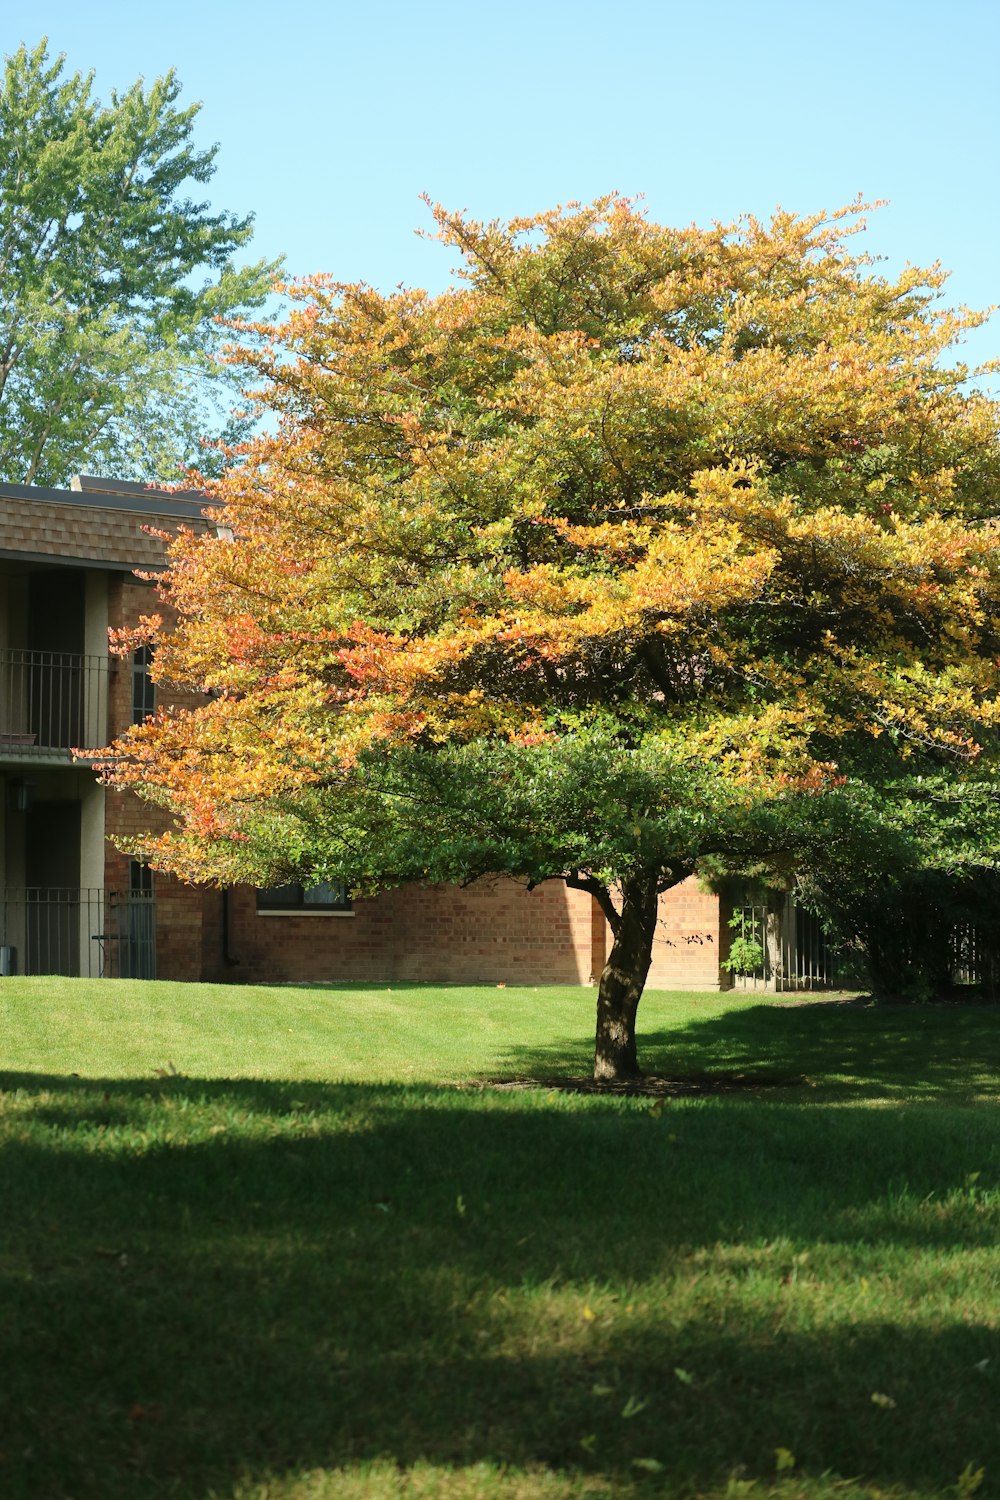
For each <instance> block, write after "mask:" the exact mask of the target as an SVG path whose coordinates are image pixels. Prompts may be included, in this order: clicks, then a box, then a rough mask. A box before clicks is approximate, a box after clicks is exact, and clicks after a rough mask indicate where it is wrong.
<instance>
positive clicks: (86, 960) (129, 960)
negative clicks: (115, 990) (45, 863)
mask: <svg viewBox="0 0 1000 1500" xmlns="http://www.w3.org/2000/svg"><path fill="white" fill-rule="evenodd" d="M8 974H64V975H68V976H71V977H74V978H77V977H79V978H84V979H98V978H101V977H102V976H103V977H105V978H114V979H155V978H156V908H155V906H154V902H153V894H152V892H151V891H125V892H119V891H103V890H93V889H91V890H86V889H85V890H74V889H71V888H60V887H56V886H35V887H20V888H13V887H8V888H7V889H0V975H8Z"/></svg>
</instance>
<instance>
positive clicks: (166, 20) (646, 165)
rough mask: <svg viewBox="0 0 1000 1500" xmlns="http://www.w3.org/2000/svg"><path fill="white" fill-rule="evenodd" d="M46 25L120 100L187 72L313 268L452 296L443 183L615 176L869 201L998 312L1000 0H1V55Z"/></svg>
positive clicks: (745, 198) (549, 189) (260, 217)
mask: <svg viewBox="0 0 1000 1500" xmlns="http://www.w3.org/2000/svg"><path fill="white" fill-rule="evenodd" d="M42 34H47V35H48V37H49V40H50V46H51V49H52V51H53V52H65V53H66V55H67V61H68V64H69V66H70V67H71V68H72V69H77V68H80V69H84V70H87V69H90V68H93V69H94V70H95V72H96V76H97V88H98V91H99V92H100V93H102V94H106V93H107V92H108V91H109V90H110V89H111V88H112V87H124V86H127V85H128V84H130V83H131V82H132V81H133V80H134V79H135V78H136V77H137V76H138V75H139V74H144V75H145V76H146V78H147V79H151V78H153V77H155V76H157V75H158V74H160V73H163V72H164V71H165V70H166V69H167V68H168V67H171V66H173V67H175V68H176V69H177V71H178V74H179V76H180V78H181V80H182V82H183V84H184V98H185V99H187V100H189V101H190V100H194V99H200V100H202V101H203V105H204V108H203V110H202V114H201V116H200V122H199V139H200V142H201V143H202V144H210V143H211V142H213V141H218V142H219V144H220V153H219V168H218V171H217V174H216V176H215V178H214V179H213V180H212V183H211V185H210V188H209V195H210V196H211V198H212V200H213V201H214V203H215V204H216V206H217V207H224V208H231V209H233V210H237V211H239V212H246V211H247V210H252V211H253V212H254V213H255V215H256V224H257V234H256V239H255V248H256V251H257V253H259V254H263V255H268V256H273V255H277V254H280V253H284V254H285V255H286V256H287V259H288V269H289V271H290V273H292V274H295V275H299V274H304V273H307V272H310V271H327V272H330V273H331V274H332V275H334V276H336V277H337V278H338V279H342V280H354V279H364V280H367V281H370V282H373V283H374V284H376V285H379V286H382V287H383V288H388V287H390V286H392V285H394V284H395V283H396V282H399V281H404V282H407V283H409V284H416V285H423V286H429V287H432V288H436V287H440V286H441V285H443V284H444V282H445V280H446V279H447V274H448V268H449V258H448V252H446V251H445V250H443V249H442V248H441V247H439V246H435V245H431V244H427V243H425V242H422V241H421V240H419V239H418V238H416V237H415V236H414V233H413V230H414V229H415V228H416V227H417V226H418V225H426V224H427V222H428V220H427V215H426V212H425V210H424V208H423V206H422V204H421V203H420V202H419V197H418V195H419V194H420V193H421V192H424V191H426V192H427V193H429V194H430V195H431V196H432V197H433V198H436V199H440V200H441V201H442V202H444V203H446V204H447V205H448V206H449V207H452V208H462V207H464V208H468V209H469V210H471V211H472V212H473V213H475V214H477V215H479V216H482V217H494V216H501V217H507V216H510V215H513V214H520V213H529V212H532V211H534V210H537V209H542V208H548V207H551V206H552V205H554V204H555V203H559V202H565V201H566V200H567V199H570V198H579V199H589V198H592V197H595V196H596V195H598V194H600V193H603V192H606V191H608V190H610V189H618V190H620V191H622V192H626V193H630V194H631V193H639V192H641V193H644V194H645V195H646V199H647V203H648V208H649V212H650V214H651V215H652V216H653V217H654V218H657V219H661V220H663V221H664V222H673V223H688V222H691V221H692V220H693V221H697V222H701V223H704V222H707V221H709V220H711V219H728V218H730V217H733V216H735V215H737V214H739V213H741V212H744V211H752V212H754V213H756V214H758V215H766V214H768V213H769V212H770V211H771V209H772V208H773V207H774V206H775V205H776V204H781V205H782V206H783V207H785V208H789V209H794V210H796V211H800V212H808V211H812V210H814V209H818V208H833V207H835V206H837V205H840V204H842V203H845V202H848V201H850V200H851V199H853V198H855V197H856V196H857V194H858V193H863V194H864V195H865V196H866V197H868V198H888V199H889V200H891V201H890V205H889V206H888V207H887V208H885V209H883V210H881V211H880V213H879V214H878V215H876V216H875V218H874V219H873V221H872V227H871V230H870V233H869V235H868V248H869V249H871V250H872V251H873V252H875V253H879V254H883V255H885V256H886V257H887V258H888V266H887V269H894V268H896V267H898V266H900V265H902V264H903V262H905V261H907V260H909V261H914V262H917V263H930V262H932V261H934V260H940V261H941V262H942V263H943V264H944V265H945V266H946V267H948V268H949V269H950V270H951V271H952V272H953V279H952V282H951V284H950V290H949V293H948V299H949V300H950V301H954V302H959V301H961V302H967V303H970V304H972V305H976V306H981V305H985V304H988V303H991V302H994V301H1000V260H998V254H997V242H998V238H1000V236H998V228H1000V226H998V218H1000V208H998V198H997V158H998V154H1000V101H998V87H997V79H998V74H1000V5H997V4H996V0H951V3H950V4H947V3H944V0H942V3H940V4H932V3H928V0H868V3H859V0H826V3H822V4H820V3H814V0H757V3H754V0H714V3H713V0H703V3H701V4H700V5H699V4H678V3H676V0H661V3H659V4H654V3H647V0H619V3H617V4H614V3H611V0H608V3H593V0H500V3H498V4H495V5H485V4H475V3H469V0H465V3H462V4H458V3H454V0H422V3H418V0H412V3H406V0H368V3H365V0H350V3H345V0H327V3H325V4H324V3H321V0H288V3H286V4H284V5H281V4H270V5H265V4H263V3H261V0H241V3H239V4H237V3H233V0H201V3H195V0H169V3H167V4H162V3H161V4H157V5H142V4H140V3H138V0H135V3H131V4H125V3H119V0H89V3H87V4H85V5H84V4H80V0H46V3H44V4H39V3H38V0H3V3H2V5H0V44H2V50H3V51H4V52H10V51H12V50H13V49H14V48H15V47H16V46H17V45H18V43H19V42H20V41H22V40H24V41H27V42H28V43H29V44H31V43H34V42H36V41H37V40H38V39H39V37H40V36H41V35H42ZM970 352H973V353H974V354H975V355H976V357H985V356H986V355H992V354H994V353H997V354H1000V316H998V319H997V321H996V323H995V324H994V325H993V326H991V328H990V329H989V330H988V332H987V333H986V334H985V335H983V334H980V335H978V336H977V339H976V343H975V345H974V346H973V349H972V350H971V351H970Z"/></svg>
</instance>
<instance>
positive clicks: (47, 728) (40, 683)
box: [0, 647, 108, 755]
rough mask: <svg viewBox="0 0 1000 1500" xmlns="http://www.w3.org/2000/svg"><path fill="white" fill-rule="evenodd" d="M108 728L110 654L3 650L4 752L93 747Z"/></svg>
mask: <svg viewBox="0 0 1000 1500" xmlns="http://www.w3.org/2000/svg"><path fill="white" fill-rule="evenodd" d="M107 728H108V661H107V658H106V657H103V656H84V655H82V654H80V653H78V652H75V651H24V650H21V649H20V648H18V647H7V648H5V649H4V650H0V755H2V754H3V753H4V752H5V751H6V752H7V753H8V754H9V753H11V752H12V751H14V752H16V753H17V754H19V755H20V754H33V753H39V752H44V751H50V750H73V749H85V750H89V749H93V748H94V747H95V746H100V745H103V744H104V743H105V741H106V740H107Z"/></svg>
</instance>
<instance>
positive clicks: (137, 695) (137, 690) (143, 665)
mask: <svg viewBox="0 0 1000 1500" xmlns="http://www.w3.org/2000/svg"><path fill="white" fill-rule="evenodd" d="M152 661H153V648H152V646H140V647H139V649H138V651H136V652H134V653H133V655H132V723H133V724H144V723H145V722H146V720H147V719H148V718H149V715H150V714H151V713H152V712H153V710H154V709H155V708H156V687H155V685H154V683H153V681H152V678H151V677H150V675H149V668H150V666H151V664H152Z"/></svg>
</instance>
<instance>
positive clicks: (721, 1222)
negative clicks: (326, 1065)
mask: <svg viewBox="0 0 1000 1500" xmlns="http://www.w3.org/2000/svg"><path fill="white" fill-rule="evenodd" d="M0 1087H2V1088H3V1089H5V1090H7V1091H15V1093H14V1095H13V1097H11V1096H10V1093H9V1092H8V1096H7V1098H6V1101H5V1102H6V1104H7V1106H8V1108H7V1109H5V1111H4V1116H3V1117H8V1116H9V1118H10V1122H11V1123H10V1128H9V1130H8V1131H7V1134H6V1138H5V1143H4V1145H3V1149H2V1153H0V1168H2V1171H3V1180H4V1185H5V1186H4V1226H5V1227H4V1231H3V1253H2V1258H0V1295H2V1300H3V1307H4V1311H3V1321H2V1325H0V1326H2V1329H3V1334H2V1339H3V1344H4V1346H5V1347H4V1348H3V1352H2V1358H3V1367H4V1371H5V1379H4V1382H3V1387H2V1394H0V1420H2V1423H3V1429H4V1431H3V1436H2V1438H0V1451H2V1453H3V1460H2V1464H3V1466H2V1467H0V1492H2V1493H3V1494H4V1496H5V1497H7V1500H20V1497H22V1496H23V1497H28V1496H31V1497H32V1500H34V1497H37V1496H41V1495H44V1496H46V1497H47V1500H58V1497H62V1496H73V1497H75V1500H98V1497H99V1500H140V1497H142V1500H149V1497H157V1496H160V1495H164V1496H165V1495H167V1494H170V1495H181V1496H190V1497H195V1496H197V1497H203V1496H204V1495H205V1494H206V1493H208V1492H209V1491H212V1492H218V1493H219V1494H220V1495H225V1494H227V1493H231V1492H232V1490H233V1488H234V1487H235V1486H236V1484H237V1483H238V1481H239V1479H240V1476H244V1475H249V1476H252V1477H258V1478H260V1477H262V1476H266V1475H268V1474H281V1473H286V1472H289V1471H291V1470H294V1469H297V1468H300V1467H301V1468H317V1467H331V1468H333V1467H336V1466H341V1465H351V1464H354V1463H357V1462H361V1461H366V1460H371V1459H375V1458H379V1457H383V1458H385V1457H387V1458H391V1459H392V1460H394V1461H395V1462H396V1463H398V1464H399V1465H401V1466H404V1467H405V1466H409V1465H412V1464H414V1463H416V1462H418V1461H427V1462H431V1463H436V1464H441V1465H467V1464H474V1463H477V1462H481V1461H489V1462H493V1463H495V1464H500V1465H502V1464H511V1465H524V1466H527V1465H532V1464H538V1465H543V1466H547V1467H549V1468H552V1469H555V1470H560V1471H565V1472H568V1473H569V1472H576V1471H577V1470H579V1471H580V1472H581V1473H596V1474H599V1475H603V1476H606V1477H607V1478H608V1479H609V1481H610V1482H611V1483H612V1485H613V1487H614V1489H615V1491H616V1493H626V1492H627V1491H628V1490H629V1487H630V1486H631V1484H632V1483H633V1481H634V1480H635V1477H636V1474H637V1472H638V1471H637V1470H636V1469H635V1467H634V1460H635V1459H637V1458H639V1459H652V1460H655V1461H656V1462H657V1463H659V1464H662V1465H663V1470H662V1472H661V1474H660V1479H661V1481H662V1483H663V1484H664V1485H666V1486H668V1487H669V1488H673V1487H675V1486H676V1487H687V1488H689V1489H691V1490H700V1491H704V1490H705V1489H706V1488H709V1487H711V1486H712V1485H713V1484H715V1483H723V1482H724V1480H725V1476H726V1475H727V1474H729V1473H731V1472H733V1471H734V1470H736V1469H738V1468H740V1466H744V1467H745V1469H746V1472H747V1473H749V1474H751V1475H753V1474H759V1475H762V1476H768V1475H770V1474H773V1469H774V1449H775V1448H776V1447H778V1446H782V1447H786V1448H788V1449H790V1450H791V1451H792V1452H794V1453H795V1455H796V1458H797V1461H798V1464H799V1467H800V1469H802V1470H805V1471H807V1472H810V1473H814V1474H820V1473H822V1472H824V1471H826V1470H832V1471H833V1472H834V1473H838V1474H841V1475H848V1474H850V1475H855V1474H863V1475H866V1476H868V1477H869V1478H870V1479H871V1480H872V1481H873V1482H877V1483H878V1484H879V1485H882V1486H886V1485H892V1484H900V1485H908V1486H913V1487H915V1488H919V1489H920V1491H921V1493H924V1494H926V1493H928V1492H929V1490H930V1491H933V1490H934V1489H935V1488H938V1489H941V1490H943V1489H944V1488H945V1487H946V1486H948V1485H951V1484H954V1482H955V1480H956V1479H957V1477H958V1474H959V1472H960V1471H961V1469H962V1468H963V1467H964V1465H965V1464H966V1463H967V1462H969V1461H970V1460H974V1461H975V1462H976V1463H977V1464H986V1465H987V1468H988V1470H989V1471H990V1472H992V1473H1000V1430H998V1429H997V1426H996V1423H995V1421H994V1419H993V1415H992V1411H993V1405H994V1401H995V1396H996V1390H995V1380H996V1378H997V1373H1000V1348H998V1339H997V1335H996V1332H995V1330H994V1329H993V1327H992V1326H991V1324H992V1317H991V1316H988V1315H987V1314H988V1309H987V1307H986V1306H985V1304H980V1303H979V1302H977V1300H976V1298H975V1297H973V1300H972V1301H971V1302H970V1304H969V1306H968V1308H967V1309H966V1310H965V1311H964V1312H963V1314H962V1315H961V1316H960V1315H959V1313H958V1312H955V1311H950V1312H949V1311H947V1310H944V1311H942V1310H939V1311H938V1312H937V1313H936V1314H935V1315H934V1316H933V1317H929V1318H927V1319H921V1318H920V1317H914V1318H913V1319H912V1320H909V1319H907V1318H903V1317H901V1316H900V1312H899V1305H898V1303H897V1304H896V1305H895V1310H894V1311H892V1312H887V1310H886V1306H885V1303H884V1301H883V1300H879V1298H877V1297H873V1298H872V1299H871V1300H869V1301H866V1300H865V1298H866V1296H867V1294H865V1296H862V1295H861V1293H858V1300H857V1303H856V1305H855V1304H853V1303H852V1304H851V1307H850V1309H849V1310H848V1311H846V1312H844V1314H843V1316H841V1317H840V1318H839V1320H838V1319H837V1318H832V1317H827V1315H826V1314H825V1312H824V1303H825V1299H826V1297H827V1296H828V1295H838V1296H841V1297H842V1296H844V1295H845V1294H844V1292H843V1285H844V1283H845V1282H846V1283H848V1284H849V1285H853V1284H854V1283H855V1282H857V1280H858V1278H859V1276H860V1275H861V1273H862V1269H863V1270H864V1274H865V1275H866V1276H868V1277H871V1276H873V1275H876V1274H877V1273H876V1272H873V1270H872V1257H873V1255H874V1258H875V1262H876V1263H877V1264H879V1265H881V1266H882V1270H883V1274H884V1276H885V1277H886V1278H888V1281H889V1282H891V1281H892V1279H893V1277H895V1276H898V1275H900V1274H902V1272H901V1269H900V1267H901V1262H900V1259H899V1257H900V1256H901V1254H909V1253H912V1254H913V1255H915V1256H916V1257H918V1258H922V1260H921V1263H922V1264H923V1265H924V1268H925V1269H924V1273H923V1274H924V1275H925V1276H926V1277H928V1278H931V1279H932V1280H933V1278H934V1277H935V1276H936V1275H937V1274H938V1271H940V1273H941V1274H942V1275H945V1274H946V1275H948V1276H954V1275H956V1274H958V1273H957V1272H956V1270H955V1264H956V1257H957V1259H958V1261H961V1259H962V1257H963V1256H966V1255H968V1254H976V1255H978V1256H979V1257H980V1258H982V1257H984V1256H990V1255H992V1253H993V1250H994V1246H995V1243H996V1238H997V1232H998V1228H1000V1224H998V1219H997V1213H998V1210H997V1209H996V1206H995V1204H994V1203H993V1201H992V1199H988V1198H987V1196H985V1195H986V1193H987V1189H991V1190H992V1189H994V1188H995V1184H994V1183H993V1182H992V1181H990V1179H989V1172H990V1171H993V1172H994V1174H995V1171H996V1166H997V1162H996V1160H995V1159H994V1160H993V1162H992V1164H991V1163H990V1160H989V1155H988V1153H989V1150H990V1148H991V1143H993V1144H995V1141H994V1138H993V1136H992V1135H991V1132H992V1130H993V1126H992V1124H991V1123H990V1122H985V1123H984V1124H982V1125H979V1124H977V1123H976V1121H975V1120H973V1119H970V1118H969V1117H970V1116H972V1115H973V1112H972V1111H969V1110H966V1111H956V1112H955V1113H954V1117H952V1116H948V1115H946V1114H944V1113H943V1112H940V1111H924V1110H921V1109H919V1108H914V1109H912V1110H911V1109H907V1108H900V1109H898V1110H893V1111H885V1110H881V1109H878V1108H877V1107H873V1108H865V1107H864V1106H858V1107H856V1108H853V1109H851V1110H843V1109H840V1108H838V1107H837V1106H836V1105H817V1106H816V1107H815V1108H814V1109H811V1110H809V1111H803V1110H802V1109H801V1108H800V1107H798V1106H796V1105H793V1104H790V1103H787V1102H784V1101H776V1102H769V1103H768V1105H767V1107H766V1109H761V1108H759V1107H757V1106H756V1105H755V1104H754V1103H752V1102H748V1101H743V1100H730V1099H728V1098H718V1099H712V1100H710V1101H707V1102H699V1103H696V1104H695V1105H693V1106H689V1105H679V1106H677V1107H676V1109H675V1108H674V1106H668V1107H667V1108H666V1109H665V1110H664V1111H663V1112H662V1113H661V1114H659V1115H655V1114H654V1113H653V1112H652V1111H651V1110H650V1108H649V1106H648V1105H646V1104H645V1103H644V1102H635V1101H611V1100H596V1101H590V1100H586V1101H565V1100H562V1101H559V1102H558V1103H557V1105H556V1106H553V1105H551V1104H549V1103H548V1102H547V1101H546V1099H545V1097H544V1096H541V1095H534V1096H530V1097H529V1096H520V1097H513V1096H497V1095H495V1094H490V1093H484V1094H463V1093H460V1092H457V1091H455V1090H448V1089H444V1088H437V1089H431V1088H417V1087H406V1086H395V1087H394V1086H382V1087H379V1086H372V1087H365V1086H363V1085H357V1084H344V1085H322V1084H310V1083H300V1082H291V1083H265V1082H256V1081H239V1080H236V1081H202V1080H190V1079H169V1080H163V1081H150V1080H130V1081H121V1080H109V1081H100V1080H96V1081H95V1080H80V1079H66V1078H49V1077H40V1076H32V1075H24V1074H22V1075H16V1076H14V1075H6V1077H3V1078H0ZM976 1168H986V1169H987V1170H986V1171H984V1172H981V1174H980V1177H979V1178H977V1180H976V1181H977V1186H976V1187H975V1189H969V1188H968V1187H964V1186H963V1184H967V1183H968V1178H969V1173H970V1170H972V1169H976ZM939 1206H940V1207H941V1210H942V1211H941V1212H938V1207H939ZM716 1262H718V1263H719V1264H721V1265H722V1267H723V1269H722V1270H721V1271H720V1270H719V1265H718V1264H716ZM713 1266H714V1270H713V1269H712V1268H713ZM981 1274H982V1275H985V1273H981ZM987 1279H988V1278H987ZM982 1284H985V1283H982ZM982 1284H979V1290H980V1292H981V1291H982ZM990 1284H991V1285H992V1283H990ZM702 1285H703V1286H704V1290H703V1291H699V1286H702ZM833 1287H835V1288H837V1289H838V1290H836V1291H830V1290H829V1288H833ZM853 1295H854V1294H853V1293H851V1296H853ZM591 1304H593V1305H591ZM980 1306H982V1311H981V1312H978V1311H977V1308H979V1307H980ZM984 1361H985V1362H986V1363H985V1364H984V1363H983V1362H984ZM678 1371H680V1372H681V1373H680V1374H678ZM873 1393H875V1394H877V1395H879V1396H883V1395H884V1396H886V1397H887V1399H888V1402H889V1403H895V1404H894V1405H893V1404H889V1405H886V1404H880V1403H877V1402H873V1401H872V1399H871V1398H872V1394H873ZM626 1413H627V1415H626ZM942 1414H943V1415H942Z"/></svg>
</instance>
